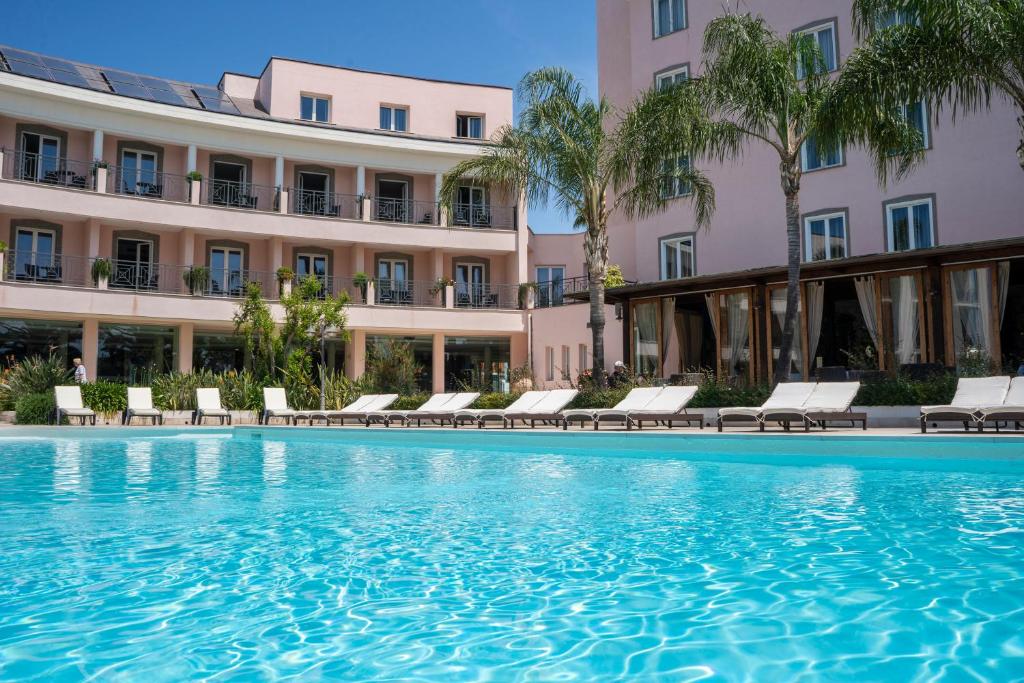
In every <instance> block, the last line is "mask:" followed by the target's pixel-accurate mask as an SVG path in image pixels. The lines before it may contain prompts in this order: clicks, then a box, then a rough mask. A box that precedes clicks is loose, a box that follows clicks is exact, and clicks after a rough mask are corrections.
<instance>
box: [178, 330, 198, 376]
mask: <svg viewBox="0 0 1024 683" xmlns="http://www.w3.org/2000/svg"><path fill="white" fill-rule="evenodd" d="M194 336H195V325H194V324H193V323H182V324H181V325H180V326H179V327H178V372H192V342H193V338H194Z"/></svg>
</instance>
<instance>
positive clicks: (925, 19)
mask: <svg viewBox="0 0 1024 683" xmlns="http://www.w3.org/2000/svg"><path fill="white" fill-rule="evenodd" d="M853 18H854V23H855V25H856V27H857V31H858V33H859V35H860V37H862V38H866V40H865V48H867V49H865V50H862V51H860V53H859V54H858V55H857V58H856V59H852V58H851V59H850V60H849V61H848V62H847V65H846V71H847V72H849V73H850V75H851V77H852V76H854V75H856V76H857V78H856V81H854V80H853V79H852V78H851V86H854V85H855V86H857V87H863V88H870V89H872V90H873V91H875V92H877V93H878V94H879V96H880V98H881V99H882V101H883V102H886V103H887V104H890V105H893V104H901V103H905V102H917V101H925V102H927V103H928V105H929V108H930V109H931V110H932V111H938V110H940V109H941V108H942V107H943V106H944V105H947V104H948V105H950V106H951V107H952V110H953V114H954V116H955V115H957V114H966V113H973V112H978V111H983V110H986V109H988V108H989V107H990V106H991V103H992V98H993V95H1001V96H1002V97H1005V98H1008V99H1009V100H1010V101H1011V102H1013V103H1014V104H1015V105H1016V108H1017V112H1018V117H1017V124H1018V125H1019V126H1020V140H1019V144H1018V146H1017V158H1018V161H1019V162H1020V165H1021V168H1022V169H1024V0H855V1H854V3H853Z"/></svg>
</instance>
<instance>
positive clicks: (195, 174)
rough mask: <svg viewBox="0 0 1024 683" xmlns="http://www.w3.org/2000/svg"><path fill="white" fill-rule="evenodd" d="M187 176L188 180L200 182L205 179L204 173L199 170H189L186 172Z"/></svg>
mask: <svg viewBox="0 0 1024 683" xmlns="http://www.w3.org/2000/svg"><path fill="white" fill-rule="evenodd" d="M185 178H186V180H195V181H196V182H199V181H201V180H202V179H203V174H202V173H200V172H199V171H189V172H188V173H186V174H185Z"/></svg>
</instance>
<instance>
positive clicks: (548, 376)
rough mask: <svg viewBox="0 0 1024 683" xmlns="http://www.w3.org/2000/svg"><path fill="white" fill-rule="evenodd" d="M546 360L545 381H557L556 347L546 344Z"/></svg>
mask: <svg viewBox="0 0 1024 683" xmlns="http://www.w3.org/2000/svg"><path fill="white" fill-rule="evenodd" d="M544 360H545V362H546V365H547V367H546V368H545V369H544V381H546V382H554V381H555V347H554V346H545V347H544Z"/></svg>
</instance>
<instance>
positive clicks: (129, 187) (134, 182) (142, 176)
mask: <svg viewBox="0 0 1024 683" xmlns="http://www.w3.org/2000/svg"><path fill="white" fill-rule="evenodd" d="M121 191H122V192H123V193H124V194H138V195H143V196H155V197H159V196H161V195H162V194H163V187H161V186H160V183H159V181H158V179H157V167H156V154H154V153H153V152H142V151H139V150H134V149H126V150H124V151H123V152H122V153H121Z"/></svg>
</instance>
